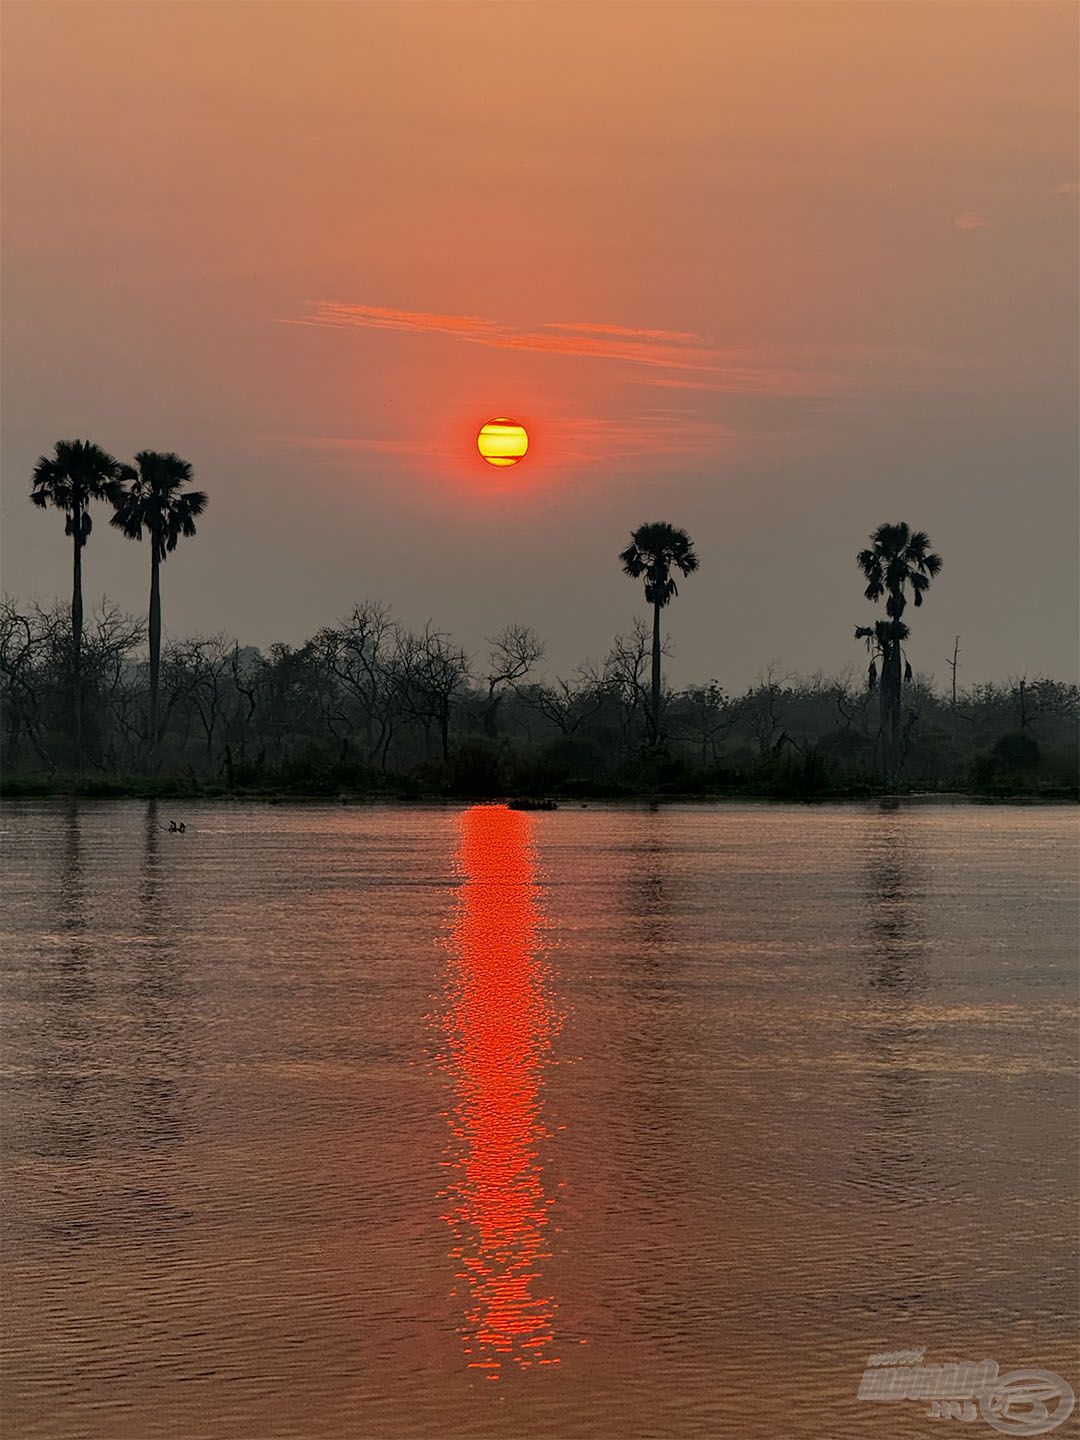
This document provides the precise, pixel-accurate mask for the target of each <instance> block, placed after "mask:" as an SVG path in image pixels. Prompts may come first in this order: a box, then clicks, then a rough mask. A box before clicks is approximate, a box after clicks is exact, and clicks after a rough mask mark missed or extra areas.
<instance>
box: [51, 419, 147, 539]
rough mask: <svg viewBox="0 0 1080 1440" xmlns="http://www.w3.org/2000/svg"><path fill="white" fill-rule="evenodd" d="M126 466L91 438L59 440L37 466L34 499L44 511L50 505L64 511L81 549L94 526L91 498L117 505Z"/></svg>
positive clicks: (68, 529) (67, 531)
mask: <svg viewBox="0 0 1080 1440" xmlns="http://www.w3.org/2000/svg"><path fill="white" fill-rule="evenodd" d="M124 468H125V467H124V466H122V465H121V464H120V463H119V461H117V460H115V459H114V458H113V457H112V456H111V455H110V454H109V452H108V451H107V450H103V449H102V448H101V446H100V445H94V444H93V443H92V442H91V441H89V440H58V441H57V442H56V445H55V446H54V447H53V453H52V455H42V456H41V458H40V459H39V460H38V462H37V464H36V465H35V466H34V474H33V478H32V480H31V490H30V499H31V500H32V501H33V502H34V504H35V505H39V506H40V507H41V509H42V510H46V509H48V508H49V506H54V507H55V508H56V509H57V510H63V511H64V513H65V515H66V517H67V519H66V523H65V525H64V533H65V534H67V535H71V536H73V537H74V539H75V543H76V545H77V546H79V547H80V548H81V547H82V546H83V545H85V544H86V541H87V537H88V536H89V534H90V531H91V530H92V529H93V521H92V519H91V516H90V511H89V508H88V507H89V504H90V501H91V500H109V501H111V502H112V503H113V504H114V505H115V504H117V503H118V502H119V500H120V497H121V496H122V494H123V490H122V486H121V480H122V478H123V475H124Z"/></svg>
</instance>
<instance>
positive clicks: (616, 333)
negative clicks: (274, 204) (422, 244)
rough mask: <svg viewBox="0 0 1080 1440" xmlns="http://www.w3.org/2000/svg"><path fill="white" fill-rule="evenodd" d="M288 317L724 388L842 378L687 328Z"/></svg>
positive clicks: (771, 390)
mask: <svg viewBox="0 0 1080 1440" xmlns="http://www.w3.org/2000/svg"><path fill="white" fill-rule="evenodd" d="M290 323H294V324H302V325H314V326H321V327H327V328H330V329H351V328H359V329H374V330H399V331H406V332H409V333H412V334H427V335H440V336H443V337H445V338H450V339H455V340H464V341H468V342H469V343H470V344H474V345H485V346H489V347H492V348H495V349H500V350H524V351H530V352H533V353H537V354H544V355H559V356H566V357H569V358H573V359H587V360H605V361H617V362H620V363H622V364H625V365H632V366H637V367H641V368H643V369H646V370H655V371H666V372H668V373H669V374H674V375H679V374H686V375H696V376H700V377H703V378H702V380H701V381H700V382H688V383H687V387H686V388H697V389H708V390H715V391H717V392H720V393H724V394H740V393H741V394H777V393H779V394H784V393H794V394H799V395H810V394H830V393H833V392H834V391H835V389H836V387H837V384H838V383H839V381H838V377H836V376H821V375H817V374H813V373H810V372H802V371H799V370H797V369H794V368H791V367H778V366H773V365H769V364H763V363H762V361H761V359H760V357H755V356H752V355H751V354H750V353H748V352H746V351H737V350H721V349H717V348H716V347H713V346H710V345H708V344H706V342H705V341H704V340H703V339H702V337H701V336H700V335H694V334H692V333H690V332H688V331H681V330H651V329H637V328H633V327H630V326H624V325H610V324H603V323H599V322H591V321H572V322H571V321H554V322H551V323H550V324H546V325H543V326H541V327H540V328H539V329H537V330H524V329H518V328H516V327H514V326H512V325H506V324H504V323H502V322H501V321H498V320H492V319H490V318H487V317H485V316H481V315H443V314H438V313H434V312H432V311H427V310H397V309H391V308H388V307H385V306H378V305H357V304H346V303H343V302H340V301H331V300H323V301H318V302H317V303H315V304H314V305H313V307H312V310H311V313H310V314H309V315H308V316H305V317H303V318H301V319H299V320H296V321H292V322H290ZM672 383H673V384H674V383H676V382H674V381H673V382H672Z"/></svg>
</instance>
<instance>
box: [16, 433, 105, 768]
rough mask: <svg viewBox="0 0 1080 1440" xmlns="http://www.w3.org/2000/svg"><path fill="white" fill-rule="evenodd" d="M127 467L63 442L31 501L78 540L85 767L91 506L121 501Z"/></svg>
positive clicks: (76, 650) (79, 727)
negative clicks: (56, 516)
mask: <svg viewBox="0 0 1080 1440" xmlns="http://www.w3.org/2000/svg"><path fill="white" fill-rule="evenodd" d="M123 473H124V467H123V466H122V465H120V463H119V462H118V461H117V460H115V459H114V458H113V456H111V455H110V454H109V453H108V451H106V450H102V448H101V446H100V445H94V444H92V443H91V442H90V441H89V440H58V441H57V442H56V444H55V445H54V446H53V453H52V454H51V455H42V456H41V457H40V458H39V459H38V462H37V464H36V465H35V466H34V473H33V477H32V479H31V489H30V499H31V500H32V501H33V503H34V504H35V505H38V506H40V507H41V509H42V510H47V509H49V507H50V506H51V507H52V508H53V509H56V510H62V511H63V512H64V517H65V518H64V534H65V535H70V536H71V538H72V542H73V544H74V550H75V562H74V577H73V583H72V590H71V688H72V703H73V707H74V712H73V713H74V721H75V764H76V767H77V768H80V767H81V766H82V747H83V736H82V732H83V684H82V679H83V677H82V636H83V600H82V552H83V547H84V546H85V544H86V542H87V540H88V539H89V537H90V531H91V529H92V528H93V521H92V519H91V516H90V508H89V507H90V505H91V503H92V502H93V501H95V500H107V501H110V502H111V503H113V504H116V503H117V501H118V500H119V498H120V495H121V493H122V486H121V479H122V476H123Z"/></svg>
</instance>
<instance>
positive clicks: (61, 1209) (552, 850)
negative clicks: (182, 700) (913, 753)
mask: <svg viewBox="0 0 1080 1440" xmlns="http://www.w3.org/2000/svg"><path fill="white" fill-rule="evenodd" d="M175 809H176V807H174V806H166V805H164V804H162V805H161V806H159V807H158V808H157V809H156V810H155V807H154V806H153V805H151V806H149V807H148V806H147V805H146V804H145V803H132V804H116V803H101V804H95V803H87V802H80V803H65V802H40V803H39V802H22V803H9V804H7V805H6V806H5V808H4V817H3V824H4V830H5V833H6V843H5V855H6V873H5V883H4V890H5V899H6V904H5V912H4V954H5V1005H4V1017H3V1018H4V1031H5V1044H4V1057H3V1058H4V1079H3V1106H4V1125H3V1145H4V1152H5V1153H4V1191H5V1197H6V1205H5V1224H6V1260H5V1266H4V1285H5V1294H4V1307H3V1314H4V1332H5V1335H4V1342H5V1343H4V1348H5V1352H6V1364H5V1376H4V1386H5V1389H4V1409H3V1417H4V1425H3V1433H4V1435H5V1437H10V1440H15V1437H20V1440H21V1437H32V1436H43V1437H63V1440H72V1437H94V1440H154V1437H158V1436H169V1437H184V1440H199V1437H206V1440H234V1437H237V1440H238V1437H243V1440H285V1437H303V1440H309V1437H310V1440H315V1437H335V1440H338V1437H340V1440H369V1437H370V1440H378V1437H388V1440H395V1437H432V1440H447V1437H451V1436H459V1435H460V1436H467V1437H499V1440H503V1437H505V1440H524V1437H534V1436H535V1437H559V1440H562V1437H567V1440H572V1437H585V1440H587V1437H593V1436H596V1437H601V1436H603V1437H620V1440H622V1437H653V1436H655V1437H683V1436H701V1437H713V1436H733V1437H770V1440H771V1437H780V1440H787V1437H815V1440H816V1437H834V1440H846V1437H852V1440H855V1437H858V1440H868V1437H879V1436H880V1437H882V1440H893V1437H897V1436H922V1435H931V1436H937V1435H942V1434H944V1433H946V1432H947V1433H950V1434H951V1433H954V1429H953V1427H949V1426H946V1427H945V1430H944V1431H943V1430H942V1428H941V1426H940V1425H938V1424H936V1423H935V1422H934V1421H932V1420H930V1419H927V1418H926V1417H925V1413H924V1412H925V1409H926V1405H925V1402H923V1403H919V1402H910V1401H909V1402H904V1403H902V1404H893V1405H883V1404H870V1403H867V1402H860V1401H858V1400H857V1399H856V1398H855V1397H856V1392H857V1389H858V1384H859V1379H860V1376H861V1374H862V1371H863V1368H864V1364H865V1361H866V1358H867V1356H868V1355H869V1354H870V1353H871V1352H872V1351H880V1350H893V1349H900V1348H907V1347H909V1346H922V1345H925V1346H926V1347H927V1350H928V1353H927V1360H928V1361H933V1360H937V1361H942V1360H957V1359H960V1360H963V1359H971V1360H980V1359H984V1358H986V1357H992V1358H995V1359H997V1360H998V1361H999V1363H1000V1365H1001V1367H1002V1369H1003V1370H1007V1369H1011V1368H1019V1367H1021V1366H1025V1367H1026V1366H1036V1367H1039V1368H1043V1369H1049V1370H1054V1371H1057V1372H1059V1373H1060V1374H1062V1375H1064V1376H1065V1377H1066V1378H1068V1379H1069V1380H1070V1381H1071V1383H1072V1385H1073V1386H1074V1388H1076V1389H1080V1376H1078V1374H1077V1366H1076V1358H1075V1357H1076V1351H1075V1330H1076V1312H1077V1288H1076V1260H1077V1256H1076V1247H1075V1242H1074V1239H1073V1236H1074V1220H1075V1204H1076V1189H1077V1185H1076V1158H1077V1151H1076V1128H1075V1088H1074V1087H1075V1073H1074V1067H1073V1063H1072V1062H1073V1056H1074V1053H1075V1048H1076V1044H1075V1039H1076V1006H1075V998H1076V992H1075V981H1074V978H1073V973H1074V964H1075V956H1076V921H1077V915H1076V903H1075V902H1076V823H1075V812H1073V811H1070V810H1065V809H1043V808H1032V809H1024V808H982V807H969V806H955V807H954V806H917V805H911V806H905V807H902V808H900V809H892V810H883V809H881V808H879V807H877V806H867V807H865V808H863V807H828V806H824V807H820V808H813V809H807V808H794V807H792V808H787V807H765V806H760V807H756V806H732V805H725V806H723V807H700V808H697V807H695V808H682V807H672V808H670V809H663V810H661V811H659V812H657V813H650V812H649V811H648V810H631V809H605V808H602V807H590V808H588V809H562V810H559V811H558V812H556V813H553V814H518V813H514V812H511V811H508V810H505V809H502V808H497V807H475V808H473V809H412V810H410V809H387V810H379V809H360V808H344V807H330V806H326V807H314V806H302V807H301V806H283V807H271V806H263V805H259V806H230V805H224V804H208V805H194V804H187V803H185V805H184V806H183V808H182V814H183V818H184V819H185V820H186V821H187V826H188V830H187V834H186V835H184V836H173V835H169V834H167V833H165V832H164V829H163V827H164V826H165V825H167V822H168V819H169V818H170V816H171V815H172V814H173V813H174V812H175ZM1075 1420H1076V1416H1075V1415H1074V1417H1073V1420H1072V1421H1069V1422H1068V1423H1067V1424H1066V1425H1065V1426H1064V1427H1062V1429H1061V1430H1058V1431H1056V1432H1055V1434H1057V1435H1065V1434H1075V1433H1076V1430H1075V1424H1074V1422H1075ZM976 1432H977V1433H979V1434H986V1435H993V1434H994V1433H995V1432H994V1431H992V1430H990V1429H989V1427H987V1426H986V1425H985V1424H984V1423H983V1422H982V1421H980V1422H978V1424H977V1425H976V1426H975V1427H973V1429H972V1430H971V1431H970V1432H969V1431H968V1430H967V1429H965V1430H964V1431H963V1432H962V1433H964V1434H967V1433H972V1434H974V1433H976Z"/></svg>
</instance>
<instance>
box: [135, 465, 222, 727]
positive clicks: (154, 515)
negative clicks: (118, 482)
mask: <svg viewBox="0 0 1080 1440" xmlns="http://www.w3.org/2000/svg"><path fill="white" fill-rule="evenodd" d="M135 464H136V467H137V468H136V469H135V470H132V469H130V467H127V466H125V467H124V478H125V479H127V480H130V485H129V486H128V488H127V489H126V490H123V491H122V492H121V493H120V495H118V496H117V499H116V502H115V503H116V513H115V514H114V515H113V517H112V522H111V523H112V524H113V525H115V526H116V528H117V529H118V530H122V531H123V533H124V534H125V535H126V536H127V537H128V538H129V539H130V540H141V539H142V537H143V530H145V531H146V532H147V534H148V535H149V537H150V617H149V628H150V735H149V750H150V754H151V755H153V754H154V752H155V750H156V748H157V742H158V688H159V682H160V679H161V580H160V570H161V566H162V564H163V563H164V561H165V560H166V558H167V557H168V555H169V552H170V551H172V550H175V549H176V547H177V544H178V543H179V540H180V537H181V535H186V536H189V537H190V536H192V535H194V534H195V520H196V517H197V516H199V515H201V514H202V512H203V511H204V510H205V509H206V503H207V497H206V494H205V492H204V491H202V490H184V489H183V487H184V486H185V485H186V484H188V482H189V481H190V480H191V466H190V464H189V463H188V462H187V461H186V460H181V458H180V456H179V455H173V454H171V453H167V454H159V453H158V452H157V451H155V450H140V451H139V453H138V455H136V456H135Z"/></svg>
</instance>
